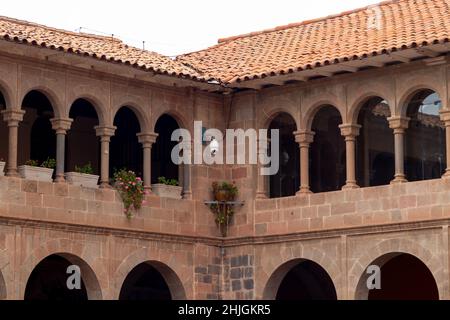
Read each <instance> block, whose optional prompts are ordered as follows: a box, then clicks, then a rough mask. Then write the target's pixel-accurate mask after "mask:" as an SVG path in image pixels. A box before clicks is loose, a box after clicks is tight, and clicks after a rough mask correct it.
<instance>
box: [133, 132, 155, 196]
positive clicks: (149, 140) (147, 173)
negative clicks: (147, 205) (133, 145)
mask: <svg viewBox="0 0 450 320" xmlns="http://www.w3.org/2000/svg"><path fill="white" fill-rule="evenodd" d="M137 137H138V139H139V143H140V144H142V149H143V155H144V158H143V161H144V163H143V168H144V173H143V174H144V176H143V180H144V186H145V189H146V190H147V191H148V192H151V190H152V146H153V144H154V143H155V142H156V138H157V137H158V134H156V133H153V132H152V133H139V134H138V135H137Z"/></svg>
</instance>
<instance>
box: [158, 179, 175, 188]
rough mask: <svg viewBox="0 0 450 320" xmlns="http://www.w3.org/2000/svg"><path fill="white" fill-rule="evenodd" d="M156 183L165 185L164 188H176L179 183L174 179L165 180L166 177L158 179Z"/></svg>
mask: <svg viewBox="0 0 450 320" xmlns="http://www.w3.org/2000/svg"><path fill="white" fill-rule="evenodd" d="M158 183H160V184H165V185H166V186H178V185H179V182H178V180H176V179H166V177H159V178H158Z"/></svg>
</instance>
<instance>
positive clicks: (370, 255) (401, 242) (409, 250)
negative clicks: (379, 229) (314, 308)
mask: <svg viewBox="0 0 450 320" xmlns="http://www.w3.org/2000/svg"><path fill="white" fill-rule="evenodd" d="M365 252H366V253H365V254H364V255H363V256H361V257H360V258H359V259H358V260H357V261H355V262H354V264H353V266H351V267H350V269H349V291H350V292H349V297H354V298H355V299H358V298H361V297H362V295H363V291H362V287H361V285H360V280H361V278H363V275H364V273H365V270H366V269H367V267H368V266H369V265H370V264H371V263H373V262H374V261H376V260H377V259H379V258H380V257H383V256H388V255H389V254H395V253H406V254H409V255H412V256H414V257H416V258H417V259H419V260H420V261H421V262H423V263H424V264H425V266H426V267H427V268H428V269H429V270H430V272H431V273H432V275H433V277H434V279H435V281H436V284H437V286H438V290H439V296H440V297H445V292H446V287H447V284H448V280H447V279H446V277H445V273H444V270H445V269H444V265H443V264H442V262H441V259H440V257H438V256H436V255H435V254H433V253H432V252H431V250H429V249H427V248H425V247H423V246H422V245H421V244H420V243H418V242H416V241H412V240H407V239H390V240H384V241H381V242H379V243H378V244H377V245H375V246H373V247H371V248H369V249H368V250H365Z"/></svg>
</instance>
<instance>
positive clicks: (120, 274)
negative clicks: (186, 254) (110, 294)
mask: <svg viewBox="0 0 450 320" xmlns="http://www.w3.org/2000/svg"><path fill="white" fill-rule="evenodd" d="M142 263H148V264H150V265H151V266H152V267H154V268H155V269H156V270H157V271H158V272H159V273H160V274H161V275H162V277H163V278H164V280H165V281H166V284H167V286H168V287H169V290H170V293H171V295H172V299H173V300H186V299H187V298H189V297H187V295H186V290H185V286H186V285H185V284H186V280H185V283H184V284H183V283H182V281H181V279H188V270H183V269H181V267H180V266H179V264H176V263H175V259H174V254H171V255H167V254H164V255H163V254H159V252H158V251H155V250H152V249H150V248H141V249H138V250H136V251H134V252H133V253H131V254H130V255H128V256H127V257H126V258H125V259H124V260H123V261H122V263H121V264H120V265H119V266H118V268H117V269H116V271H115V272H114V277H113V279H114V280H113V281H114V292H115V294H114V298H115V299H118V298H119V295H120V291H121V288H122V285H123V283H124V281H125V279H126V278H127V276H128V274H129V273H130V272H131V271H132V270H133V269H134V268H135V267H137V266H138V265H140V264H142ZM188 280H189V279H188Z"/></svg>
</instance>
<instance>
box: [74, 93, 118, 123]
mask: <svg viewBox="0 0 450 320" xmlns="http://www.w3.org/2000/svg"><path fill="white" fill-rule="evenodd" d="M80 99H82V100H86V101H87V102H89V103H90V104H91V105H92V106H93V107H94V109H95V112H96V113H97V117H98V122H99V126H106V125H108V124H109V123H107V110H106V108H105V106H104V104H103V103H102V102H101V101H100V100H99V99H97V98H96V97H94V96H92V95H91V94H80V95H77V96H76V97H75V98H74V99H72V100H71V102H70V103H69V104H68V107H67V108H68V109H67V114H70V111H71V109H72V107H73V105H74V103H75V102H76V101H77V100H80Z"/></svg>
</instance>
